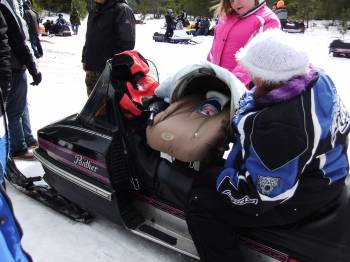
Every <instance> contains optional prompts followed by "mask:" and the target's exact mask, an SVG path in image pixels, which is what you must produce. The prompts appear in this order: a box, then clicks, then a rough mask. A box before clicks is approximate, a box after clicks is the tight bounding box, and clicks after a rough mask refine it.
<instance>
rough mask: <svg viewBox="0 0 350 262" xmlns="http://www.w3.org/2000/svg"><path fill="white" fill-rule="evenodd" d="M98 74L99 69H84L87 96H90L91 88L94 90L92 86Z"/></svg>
mask: <svg viewBox="0 0 350 262" xmlns="http://www.w3.org/2000/svg"><path fill="white" fill-rule="evenodd" d="M100 75H101V72H99V71H86V76H85V84H86V89H87V94H88V96H90V94H91V92H92V90H94V87H95V85H96V83H97V80H98V79H99V78H100Z"/></svg>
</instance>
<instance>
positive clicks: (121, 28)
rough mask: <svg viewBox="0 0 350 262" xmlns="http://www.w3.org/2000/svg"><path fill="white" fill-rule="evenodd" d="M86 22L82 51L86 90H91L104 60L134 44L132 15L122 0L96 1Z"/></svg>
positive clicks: (132, 47)
mask: <svg viewBox="0 0 350 262" xmlns="http://www.w3.org/2000/svg"><path fill="white" fill-rule="evenodd" d="M95 3H96V5H95V7H94V9H92V10H91V12H90V14H89V18H88V22H87V30H86V39H85V45H84V48H83V54H82V63H83V69H84V70H85V72H86V78H85V83H86V86H87V93H88V95H90V93H91V92H92V90H93V88H94V86H95V84H96V82H97V80H98V78H99V77H100V74H101V72H102V70H103V69H104V67H105V63H106V61H107V60H108V59H110V58H112V57H113V55H114V54H117V53H120V52H122V51H125V50H132V49H134V47H135V17H134V13H133V11H132V10H131V8H130V7H129V6H128V5H127V3H126V1H125V0H95Z"/></svg>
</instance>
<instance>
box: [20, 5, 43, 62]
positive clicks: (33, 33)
mask: <svg viewBox="0 0 350 262" xmlns="http://www.w3.org/2000/svg"><path fill="white" fill-rule="evenodd" d="M23 9H24V19H25V20H26V22H27V25H28V31H29V39H30V43H31V45H32V49H33V51H34V56H35V57H36V58H40V57H42V56H43V49H42V47H41V43H40V39H39V15H38V13H37V12H35V11H34V10H33V9H32V5H31V3H30V1H26V2H24V3H23Z"/></svg>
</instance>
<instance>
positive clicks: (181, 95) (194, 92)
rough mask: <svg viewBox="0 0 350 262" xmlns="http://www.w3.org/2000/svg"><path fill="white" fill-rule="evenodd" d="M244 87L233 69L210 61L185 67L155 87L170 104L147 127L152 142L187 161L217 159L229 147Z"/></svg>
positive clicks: (150, 144) (171, 154)
mask: <svg viewBox="0 0 350 262" xmlns="http://www.w3.org/2000/svg"><path fill="white" fill-rule="evenodd" d="M243 89H244V86H243V84H242V83H241V82H240V81H239V80H238V79H236V78H233V76H232V74H231V73H230V72H229V71H227V70H226V69H224V68H221V67H219V66H216V65H213V64H211V63H209V62H207V61H203V62H201V63H198V64H194V65H189V66H187V67H185V68H183V69H182V70H180V71H179V72H178V73H177V74H174V75H173V76H171V77H169V78H168V79H166V80H165V81H163V82H162V84H161V85H160V86H159V88H157V89H156V90H155V94H156V95H157V96H158V97H160V98H164V99H165V100H166V101H168V102H169V103H170V105H169V107H167V108H166V109H165V110H164V111H162V112H160V113H159V114H158V115H157V116H156V117H155V119H154V121H153V122H152V124H150V125H149V126H148V127H147V130H146V135H147V143H148V145H149V146H150V147H151V148H153V149H155V150H157V151H160V152H162V153H166V154H168V155H170V156H172V157H174V158H175V159H177V160H179V161H182V162H185V163H189V162H195V161H197V162H198V161H200V162H201V164H202V163H203V164H205V165H207V164H209V163H210V162H212V161H215V160H216V159H218V157H221V156H222V154H223V152H224V151H225V147H226V145H227V139H228V137H230V136H229V133H230V132H231V130H230V126H229V123H230V119H231V117H232V116H233V114H234V109H235V108H236V107H237V106H238V100H239V97H240V96H241V94H242V90H243ZM179 126H181V128H179Z"/></svg>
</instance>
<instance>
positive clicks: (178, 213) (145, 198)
mask: <svg viewBox="0 0 350 262" xmlns="http://www.w3.org/2000/svg"><path fill="white" fill-rule="evenodd" d="M134 195H135V196H136V197H137V198H138V199H139V200H141V201H143V202H146V203H147V204H149V205H151V206H153V207H155V208H157V209H160V210H162V211H164V212H166V213H168V214H171V215H173V216H176V217H178V218H180V219H183V220H184V219H185V213H184V212H183V211H181V210H178V209H176V208H174V207H171V206H168V205H167V204H164V203H162V202H159V201H158V200H155V199H154V198H151V197H148V196H145V195H141V194H138V193H136V192H134Z"/></svg>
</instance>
